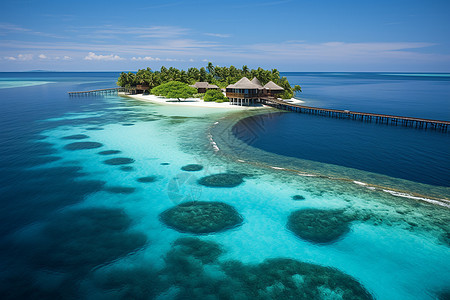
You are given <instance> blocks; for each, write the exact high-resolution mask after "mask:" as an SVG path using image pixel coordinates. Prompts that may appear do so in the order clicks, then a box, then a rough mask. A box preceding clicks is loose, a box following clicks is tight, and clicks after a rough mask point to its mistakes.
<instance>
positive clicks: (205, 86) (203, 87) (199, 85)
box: [190, 81, 219, 93]
mask: <svg viewBox="0 0 450 300" xmlns="http://www.w3.org/2000/svg"><path fill="white" fill-rule="evenodd" d="M190 87H193V88H196V89H197V92H198V93H206V91H207V90H211V89H213V90H218V89H219V87H218V86H217V85H215V84H210V83H209V82H205V81H199V82H196V83H195V84H193V85H190Z"/></svg>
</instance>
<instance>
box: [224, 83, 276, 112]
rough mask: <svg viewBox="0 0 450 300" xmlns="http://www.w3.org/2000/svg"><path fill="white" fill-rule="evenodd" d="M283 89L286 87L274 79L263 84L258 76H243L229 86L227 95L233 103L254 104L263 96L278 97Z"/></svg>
mask: <svg viewBox="0 0 450 300" xmlns="http://www.w3.org/2000/svg"><path fill="white" fill-rule="evenodd" d="M283 91H284V89H283V88H282V87H280V86H279V85H277V84H276V83H274V82H273V81H269V82H268V83H266V84H265V85H264V86H263V85H262V84H261V82H260V81H259V80H258V78H256V77H255V78H253V79H252V80H249V79H248V78H247V77H243V78H241V79H240V80H239V81H238V82H236V83H235V84H230V85H229V86H227V89H226V96H227V97H228V99H230V104H231V105H252V104H255V103H257V102H259V101H260V99H261V98H278V97H279V96H280V94H281V93H283Z"/></svg>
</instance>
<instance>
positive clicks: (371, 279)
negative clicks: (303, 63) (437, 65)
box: [0, 72, 450, 300]
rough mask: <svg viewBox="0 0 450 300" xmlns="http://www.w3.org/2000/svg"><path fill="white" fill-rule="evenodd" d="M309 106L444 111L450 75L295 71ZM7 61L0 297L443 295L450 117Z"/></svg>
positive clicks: (447, 112)
mask: <svg viewBox="0 0 450 300" xmlns="http://www.w3.org/2000/svg"><path fill="white" fill-rule="evenodd" d="M282 75H284V76H287V77H288V79H289V81H290V82H291V83H292V84H300V85H301V86H302V89H303V93H301V94H299V95H297V96H298V97H299V98H300V99H301V100H303V101H304V102H305V105H309V106H319V107H329V108H339V109H349V110H352V111H363V112H379V113H386V114H397V115H404V116H413V117H423V118H431V119H441V120H450V109H449V108H450V107H449V105H450V76H449V74H380V73H283V74H282ZM118 76H119V73H115V72H105V73H101V72H92V73H70V72H67V73H58V72H51V73H50V72H48V73H46V72H29V73H26V72H24V73H0V104H1V107H2V109H1V114H0V201H1V205H2V210H1V211H0V298H1V299H382V300H390V299H417V300H419V299H448V297H449V295H450V288H449V287H450V278H449V277H448V276H446V274H449V273H450V247H449V245H450V227H449V224H450V215H449V209H450V199H449V198H450V192H449V191H450V189H449V186H450V165H449V164H450V156H449V152H450V151H449V149H450V132H441V131H436V130H423V129H415V128H406V127H401V126H397V127H395V126H389V125H381V124H376V123H365V122H359V121H352V120H339V119H331V118H326V117H321V116H313V115H304V114H297V113H286V112H280V111H276V110H274V109H271V108H261V109H256V110H240V109H226V108H225V109H223V108H222V109H219V108H197V107H188V106H177V105H160V104H154V103H150V102H145V101H140V100H136V99H132V98H129V97H121V96H118V95H104V96H102V95H97V96H86V97H71V96H69V95H68V94H67V92H68V91H81V90H92V89H101V88H109V87H114V86H115V82H116V79H117V77H118Z"/></svg>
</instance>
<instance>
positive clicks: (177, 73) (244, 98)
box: [117, 62, 302, 108]
mask: <svg viewBox="0 0 450 300" xmlns="http://www.w3.org/2000/svg"><path fill="white" fill-rule="evenodd" d="M249 78H252V79H251V80H250V79H249ZM117 85H118V86H120V87H123V88H124V89H125V93H124V95H126V96H129V97H132V98H135V99H139V100H144V101H150V102H159V103H165V104H182V105H191V106H208V107H227V108H230V107H231V106H230V105H234V106H235V107H236V106H238V107H243V106H245V107H260V106H262V105H261V102H260V99H261V98H274V99H284V100H286V101H289V102H291V103H298V102H302V101H301V100H298V99H295V98H294V95H295V93H297V92H301V87H300V86H299V85H295V86H294V87H292V86H291V84H290V83H289V81H288V80H287V78H286V77H284V76H283V77H282V76H280V72H279V71H278V70H277V69H272V70H264V69H263V68H261V67H259V68H257V69H249V68H248V67H247V66H246V65H244V66H243V67H242V68H241V69H239V68H236V67H234V66H230V67H220V66H214V65H213V64H212V63H211V62H210V63H208V65H207V67H206V68H205V67H202V68H200V69H197V68H194V67H192V68H189V69H188V70H187V71H185V70H180V69H177V68H173V67H170V68H166V67H164V66H163V67H161V69H160V70H159V71H153V70H152V69H150V68H147V69H139V70H138V71H137V72H136V73H132V72H128V73H125V72H122V73H121V74H120V76H119V78H118V80H117ZM224 104H226V105H224Z"/></svg>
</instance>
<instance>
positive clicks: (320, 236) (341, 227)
mask: <svg viewBox="0 0 450 300" xmlns="http://www.w3.org/2000/svg"><path fill="white" fill-rule="evenodd" d="M351 221H352V219H351V218H350V217H348V216H347V215H345V214H344V211H343V210H319V209H303V210H297V211H294V212H293V213H291V215H290V216H289V219H288V223H287V228H288V229H289V230H291V231H292V232H293V233H295V235H297V236H298V237H300V238H302V239H304V240H307V241H310V242H313V243H318V244H327V243H332V242H335V241H336V240H338V239H339V238H341V237H342V236H343V235H345V234H346V233H347V232H349V231H350V223H351Z"/></svg>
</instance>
